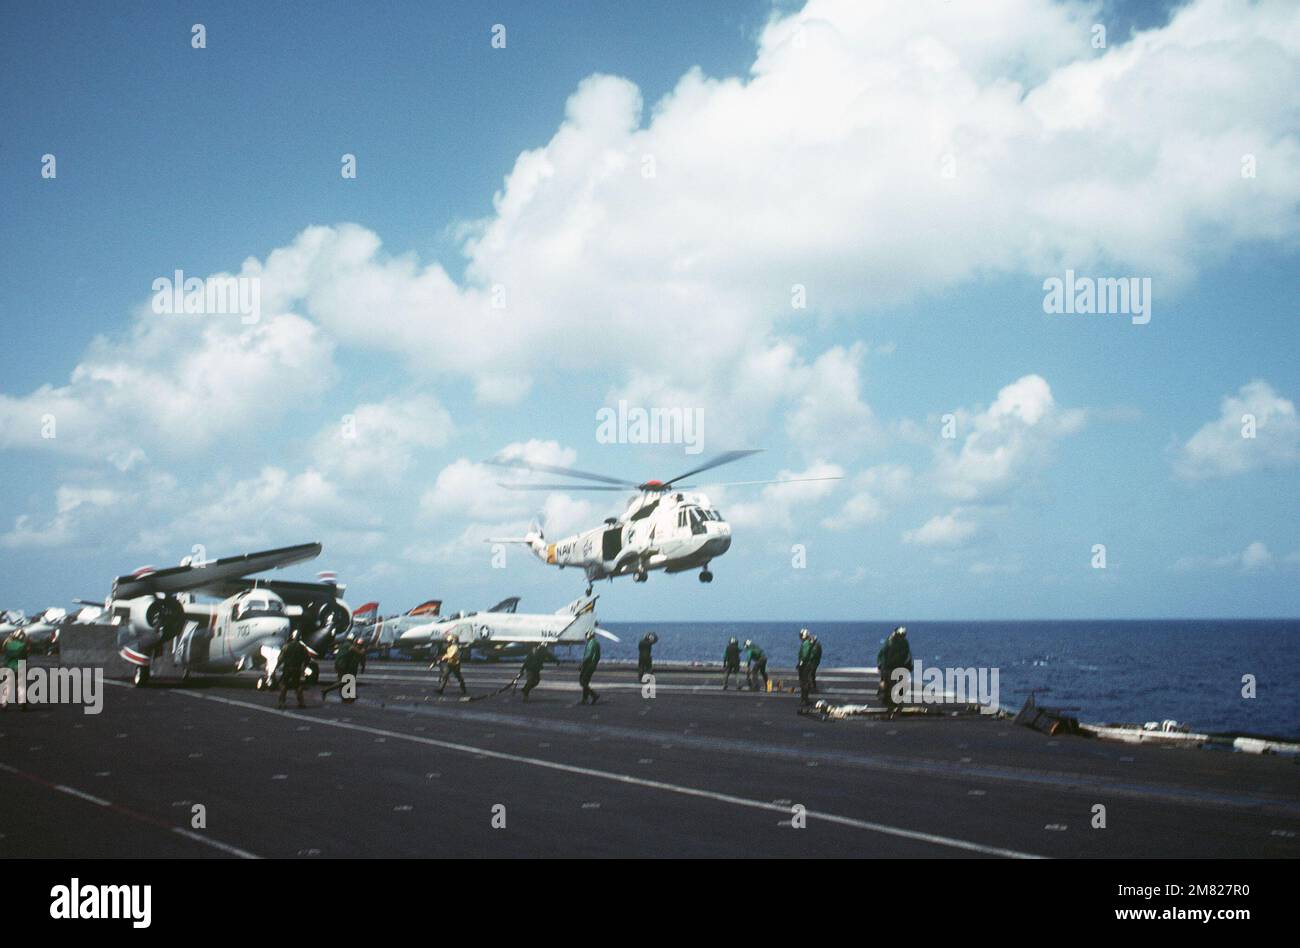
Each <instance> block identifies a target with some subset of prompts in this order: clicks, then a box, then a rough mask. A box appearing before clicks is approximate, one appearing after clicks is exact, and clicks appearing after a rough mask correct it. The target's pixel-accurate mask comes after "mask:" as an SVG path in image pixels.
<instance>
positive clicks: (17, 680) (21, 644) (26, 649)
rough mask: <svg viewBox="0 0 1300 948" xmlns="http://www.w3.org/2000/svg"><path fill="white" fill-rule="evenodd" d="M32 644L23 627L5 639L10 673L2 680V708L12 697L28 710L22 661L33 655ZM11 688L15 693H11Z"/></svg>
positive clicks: (5, 655)
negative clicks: (22, 676)
mask: <svg viewBox="0 0 1300 948" xmlns="http://www.w3.org/2000/svg"><path fill="white" fill-rule="evenodd" d="M31 653H32V649H31V645H30V644H29V643H28V641H27V633H26V632H24V631H23V630H22V629H14V630H13V632H12V633H10V635H9V638H7V639H5V644H4V650H3V654H4V666H5V669H6V670H7V671H8V674H6V675H5V676H4V680H3V681H0V708H4V707H7V706H8V704H9V701H10V700H11V699H12V700H13V701H15V702H16V703H17V704H18V706H19V707H20V708H22V709H23V710H24V711H26V710H27V702H26V701H25V700H23V699H24V694H23V690H24V688H25V685H24V684H23V682H22V680H21V677H20V676H21V675H22V668H21V666H20V663H21V662H25V661H27V658H28V656H29V655H31ZM10 689H12V690H13V694H10Z"/></svg>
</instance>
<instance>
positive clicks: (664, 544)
mask: <svg viewBox="0 0 1300 948" xmlns="http://www.w3.org/2000/svg"><path fill="white" fill-rule="evenodd" d="M730 546H731V526H730V524H728V523H727V522H726V521H725V520H724V519H723V518H722V515H721V514H720V513H718V511H717V510H715V509H714V508H713V507H712V506H711V505H710V504H709V499H708V498H707V497H706V496H704V495H703V494H698V493H689V492H686V491H666V492H654V491H647V492H645V493H643V494H641V495H639V496H637V497H634V498H633V499H632V501H631V502H630V503H629V504H628V506H627V509H626V510H625V511H624V512H623V515H622V516H621V517H617V518H614V517H611V518H610V519H609V520H607V521H605V524H604V525H603V526H600V527H595V528H593V529H591V530H584V531H583V532H582V533H577V534H574V535H573V536H570V537H566V538H564V539H563V540H558V541H556V542H554V543H546V542H544V541H543V542H539V543H537V544H535V545H534V551H535V552H536V553H537V555H538V556H539V557H540V558H542V559H544V560H545V561H546V562H547V563H548V564H550V565H552V566H558V567H560V568H561V569H564V568H566V567H575V568H578V569H581V570H582V571H583V572H584V573H585V574H586V576H587V580H588V582H592V581H595V580H597V579H607V578H612V577H614V576H625V575H628V574H631V575H633V576H635V577H636V578H637V579H638V580H641V579H644V577H645V575H646V573H647V572H649V571H650V570H659V569H661V570H664V571H665V572H669V573H679V572H683V571H685V570H690V569H697V568H706V567H707V566H708V564H709V561H710V560H712V559H714V558H715V557H718V556H721V555H722V554H723V553H725V552H727V549H728V548H729V547H730ZM703 575H709V574H707V569H706V573H705V574H702V576H703ZM711 578H712V576H711V575H709V579H711ZM705 581H706V582H707V581H708V580H707V579H706V580H705Z"/></svg>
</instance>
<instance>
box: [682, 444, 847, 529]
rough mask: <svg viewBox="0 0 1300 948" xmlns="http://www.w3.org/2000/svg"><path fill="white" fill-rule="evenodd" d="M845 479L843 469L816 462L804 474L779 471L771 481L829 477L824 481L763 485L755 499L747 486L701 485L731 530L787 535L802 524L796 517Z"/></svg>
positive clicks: (830, 464)
mask: <svg viewBox="0 0 1300 948" xmlns="http://www.w3.org/2000/svg"><path fill="white" fill-rule="evenodd" d="M843 476H844V468H842V467H840V466H839V465H838V464H834V463H831V462H828V461H816V462H814V463H813V464H811V465H810V466H809V467H808V468H807V469H805V470H803V471H781V472H780V473H779V474H777V475H776V477H775V478H773V480H785V479H789V478H831V479H826V480H807V481H798V482H795V483H784V484H767V485H764V487H763V489H762V491H761V492H760V493H759V496H758V497H753V496H752V495H749V494H747V493H746V492H748V491H750V490H752V488H750V487H742V486H733V487H714V488H710V487H709V486H708V485H707V484H706V485H703V486H704V487H705V489H706V490H707V491H708V497H709V500H710V501H711V502H712V503H713V504H715V505H716V506H718V507H719V508H725V509H723V516H724V517H726V518H727V520H728V521H729V522H730V523H731V524H732V526H733V527H744V528H747V529H758V530H780V531H785V532H789V531H791V530H794V529H795V528H796V523H798V524H799V526H801V527H802V526H803V525H804V520H803V519H802V518H800V519H797V518H796V514H800V515H801V514H802V513H803V511H804V510H805V509H806V508H807V507H809V506H811V505H813V504H816V503H818V502H820V501H821V500H823V499H824V498H826V497H827V496H829V495H830V494H831V493H832V492H833V491H834V490H835V488H836V486H837V485H838V484H839V481H838V480H834V479H833V478H841V477H843ZM746 496H749V497H751V498H752V499H749V500H743V501H740V502H733V498H739V497H746Z"/></svg>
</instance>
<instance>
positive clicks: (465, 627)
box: [396, 596, 618, 658]
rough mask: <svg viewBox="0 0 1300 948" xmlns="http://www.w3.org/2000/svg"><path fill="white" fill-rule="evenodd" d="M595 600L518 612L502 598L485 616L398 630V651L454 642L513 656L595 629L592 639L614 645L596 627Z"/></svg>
mask: <svg viewBox="0 0 1300 948" xmlns="http://www.w3.org/2000/svg"><path fill="white" fill-rule="evenodd" d="M598 598H599V597H598V596H584V597H582V598H581V599H575V600H574V601H573V602H571V603H569V604H568V605H567V606H565V607H564V608H563V609H560V610H558V611H556V612H542V613H523V612H517V611H516V610H517V609H518V608H519V598H518V597H517V596H512V597H511V598H509V599H503V600H502V601H501V602H499V603H497V604H496V605H495V606H493V607H492V608H491V609H488V610H486V611H484V612H470V613H460V614H458V615H454V616H446V617H443V618H439V619H435V620H434V621H432V622H427V623H425V624H424V625H417V626H415V627H413V628H410V629H407V630H405V631H404V632H402V634H401V635H399V636H398V638H397V643H396V644H397V647H398V648H400V649H406V650H409V651H419V650H423V649H426V648H433V649H436V648H438V647H440V646H441V645H442V643H444V642H446V641H447V638H448V636H450V637H451V638H454V639H455V640H456V641H457V642H458V643H459V644H460V646H461V647H462V648H464V649H467V650H469V651H470V652H478V653H479V654H480V655H484V656H486V657H489V658H495V657H499V656H505V655H513V654H517V653H519V652H523V651H526V650H527V649H528V648H530V647H531V646H533V645H538V644H541V645H578V644H580V643H581V642H582V641H583V640H584V639H585V638H586V635H587V632H588V630H594V631H595V633H596V634H597V635H600V636H603V637H604V638H607V639H611V640H613V641H615V642H617V641H618V639H617V637H615V636H614V635H613V634H611V633H609V632H606V631H605V630H604V629H598V628H596V600H597V599H598Z"/></svg>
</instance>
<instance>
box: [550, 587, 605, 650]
mask: <svg viewBox="0 0 1300 948" xmlns="http://www.w3.org/2000/svg"><path fill="white" fill-rule="evenodd" d="M599 598H600V597H599V596H583V597H581V598H580V599H575V600H573V602H571V603H569V604H568V605H567V606H565V607H564V608H563V609H560V610H557V611H558V612H562V613H563V612H570V613H572V614H573V619H572V620H571V621H570V622H569V624H568V625H566V626H565V627H564V629H563V630H562V631H561V632H560V638H559V641H561V642H579V641H581V640H582V639H585V638H586V637H587V632H588V631H589V630H592V629H595V628H596V600H597V599H599Z"/></svg>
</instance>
